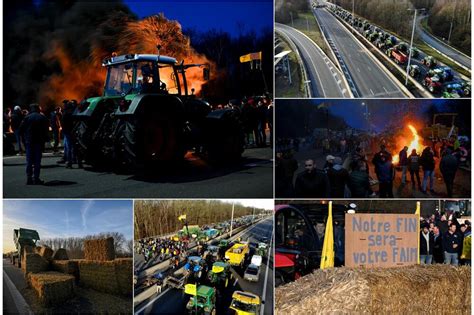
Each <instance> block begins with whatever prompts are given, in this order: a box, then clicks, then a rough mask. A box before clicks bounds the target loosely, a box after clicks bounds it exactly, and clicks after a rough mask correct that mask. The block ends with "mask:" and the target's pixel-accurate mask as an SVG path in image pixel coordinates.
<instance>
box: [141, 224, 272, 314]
mask: <svg viewBox="0 0 474 315" xmlns="http://www.w3.org/2000/svg"><path fill="white" fill-rule="evenodd" d="M272 232H273V217H271V218H268V219H265V220H263V221H261V222H259V223H257V224H256V225H255V226H252V227H250V228H249V229H248V230H247V231H246V232H244V234H243V235H242V239H244V240H245V239H247V237H249V242H257V237H258V238H260V237H262V236H266V237H268V239H271V235H272ZM270 252H271V253H272V252H273V244H272V249H271V250H270ZM267 264H268V265H269V268H268V273H267V275H268V278H267V279H265V272H266V270H267ZM260 268H261V269H260V277H259V281H258V282H257V283H249V282H248V281H245V280H243V279H242V275H243V271H242V270H237V269H234V268H233V270H232V273H233V275H234V279H237V281H236V280H234V282H233V283H232V286H229V287H228V288H227V289H226V290H225V291H224V292H221V293H219V295H218V296H217V303H216V310H217V315H219V314H226V312H227V310H228V308H229V305H230V302H231V297H232V293H233V292H234V291H235V290H243V291H249V292H252V293H254V294H257V295H259V296H260V297H261V299H262V301H264V304H263V305H262V307H263V308H264V310H263V314H273V303H274V302H273V260H272V259H270V261H269V262H267V260H266V258H265V259H264V260H263V263H262V266H261V267H260ZM265 280H267V282H266V283H267V285H266V286H265ZM157 297H158V296H153V297H152V298H151V300H153V299H156V300H155V301H154V302H153V303H152V304H151V305H150V306H148V307H147V308H145V309H144V310H143V311H142V312H140V313H139V314H187V311H186V303H187V301H188V299H189V296H188V295H185V294H184V292H183V291H182V290H177V289H170V290H167V291H164V292H163V293H162V294H161V296H159V298H157ZM136 314H137V313H136Z"/></svg>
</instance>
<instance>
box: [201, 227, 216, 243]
mask: <svg viewBox="0 0 474 315" xmlns="http://www.w3.org/2000/svg"><path fill="white" fill-rule="evenodd" d="M202 233H203V234H204V235H205V239H206V241H209V240H210V239H213V238H214V237H216V236H218V235H219V230H217V229H205V230H204V231H202Z"/></svg>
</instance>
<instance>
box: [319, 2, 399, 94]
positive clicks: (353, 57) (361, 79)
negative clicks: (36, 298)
mask: <svg viewBox="0 0 474 315" xmlns="http://www.w3.org/2000/svg"><path fill="white" fill-rule="evenodd" d="M313 14H314V15H315V16H316V18H317V20H318V23H319V24H320V25H321V27H322V28H323V31H324V32H325V34H326V36H327V37H328V40H329V41H330V44H332V46H333V47H332V48H333V50H335V54H336V56H337V57H338V58H340V59H341V60H342V61H343V64H344V65H343V71H344V73H345V75H346V77H347V80H348V81H349V84H350V85H351V84H353V86H354V87H355V89H356V90H357V92H358V93H357V94H356V93H354V94H355V96H357V97H364V98H406V97H407V95H405V93H404V92H403V91H402V89H401V88H400V86H399V85H398V82H396V80H397V79H396V78H394V77H393V78H392V77H391V76H390V75H389V74H388V73H387V72H388V70H386V69H383V68H382V67H383V65H380V64H379V63H378V62H377V61H375V60H374V59H375V57H374V56H372V55H371V53H370V52H369V51H368V50H367V49H366V48H365V47H364V46H363V45H362V44H361V43H360V42H359V41H358V40H357V39H356V38H355V37H354V36H353V35H352V34H350V32H349V31H348V30H347V29H346V28H345V27H344V26H343V25H342V24H341V23H340V22H339V21H338V20H337V18H336V17H334V16H333V15H332V14H331V13H329V12H328V11H326V10H325V9H315V10H313Z"/></svg>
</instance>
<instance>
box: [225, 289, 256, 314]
mask: <svg viewBox="0 0 474 315" xmlns="http://www.w3.org/2000/svg"><path fill="white" fill-rule="evenodd" d="M230 310H232V311H233V314H236V315H257V314H260V298H259V297H258V296H257V295H255V294H253V293H250V292H242V291H235V292H234V293H233V294H232V302H231V303H230Z"/></svg>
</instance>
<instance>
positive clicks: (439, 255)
mask: <svg viewBox="0 0 474 315" xmlns="http://www.w3.org/2000/svg"><path fill="white" fill-rule="evenodd" d="M433 260H434V262H435V263H436V264H442V263H444V250H443V235H442V234H441V231H440V230H439V227H438V226H435V227H434V228H433Z"/></svg>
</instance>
